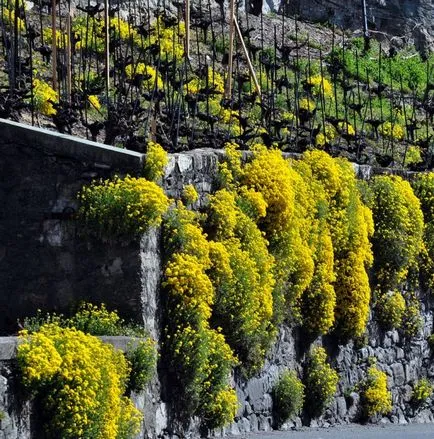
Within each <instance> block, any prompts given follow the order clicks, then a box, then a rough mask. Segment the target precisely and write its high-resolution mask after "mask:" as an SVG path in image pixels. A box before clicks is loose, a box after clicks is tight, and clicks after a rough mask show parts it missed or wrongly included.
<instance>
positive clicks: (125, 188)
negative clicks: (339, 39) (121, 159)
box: [78, 176, 169, 239]
mask: <svg viewBox="0 0 434 439" xmlns="http://www.w3.org/2000/svg"><path fill="white" fill-rule="evenodd" d="M78 199H79V201H80V203H81V206H80V209H79V212H78V215H79V218H80V220H81V221H82V223H83V224H84V226H85V227H86V230H87V231H88V232H89V233H91V234H93V235H95V236H97V237H99V238H104V239H114V238H118V237H129V238H131V237H134V236H137V235H138V234H141V233H144V232H145V231H146V230H147V229H148V228H149V227H153V226H158V225H160V224H161V221H162V215H163V214H164V213H165V212H166V211H167V209H168V207H169V200H168V198H167V196H166V195H165V194H164V191H163V190H162V189H161V188H160V187H159V186H157V185H156V184H155V183H154V182H151V181H147V180H145V179H144V178H135V177H130V176H126V177H125V178H120V177H115V178H113V179H107V180H99V181H94V182H93V183H91V184H90V185H89V186H84V187H83V188H82V189H81V191H80V192H79V194H78Z"/></svg>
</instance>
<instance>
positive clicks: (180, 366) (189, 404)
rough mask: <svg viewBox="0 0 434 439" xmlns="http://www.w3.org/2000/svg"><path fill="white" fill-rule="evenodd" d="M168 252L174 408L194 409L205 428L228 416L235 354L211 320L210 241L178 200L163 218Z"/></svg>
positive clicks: (232, 396) (168, 330) (225, 420)
mask: <svg viewBox="0 0 434 439" xmlns="http://www.w3.org/2000/svg"><path fill="white" fill-rule="evenodd" d="M165 231H166V233H165V237H166V239H167V240H168V242H167V248H168V249H169V250H170V251H171V256H170V258H169V260H168V262H167V264H166V268H165V272H164V277H165V281H164V287H165V288H166V290H167V292H168V322H169V323H168V326H167V328H166V334H167V342H166V345H167V349H168V351H169V352H170V357H169V361H170V362H171V365H172V367H173V370H174V373H175V381H176V383H177V385H179V386H180V387H182V393H183V394H184V395H185V399H183V400H182V403H181V402H180V404H181V405H180V407H179V410H180V411H181V412H184V413H185V412H186V413H188V414H189V415H198V416H200V417H201V418H202V420H203V422H204V424H205V425H206V426H207V427H209V428H216V427H221V426H223V425H225V424H227V423H228V422H231V421H232V420H233V417H234V415H235V412H236V410H237V407H238V406H237V398H236V394H235V391H234V389H232V388H231V387H230V385H229V374H230V372H231V369H232V367H233V366H234V365H235V364H236V363H237V359H236V357H235V356H234V354H233V353H232V350H231V348H230V347H229V345H228V344H227V342H226V339H225V337H224V336H223V334H222V333H221V329H220V328H214V327H212V326H211V315H212V312H213V309H212V306H213V304H214V302H215V300H216V298H215V291H214V286H213V284H212V282H211V279H210V277H209V276H208V273H207V272H208V270H209V269H210V268H211V258H210V244H209V243H208V241H207V237H206V235H205V234H204V233H203V231H202V228H201V226H200V225H199V223H198V216H197V214H195V213H194V212H191V211H189V210H187V209H186V208H185V207H184V206H183V205H182V203H181V202H178V204H177V205H176V206H175V207H173V208H172V209H171V211H170V212H169V214H168V215H167V218H166V222H165Z"/></svg>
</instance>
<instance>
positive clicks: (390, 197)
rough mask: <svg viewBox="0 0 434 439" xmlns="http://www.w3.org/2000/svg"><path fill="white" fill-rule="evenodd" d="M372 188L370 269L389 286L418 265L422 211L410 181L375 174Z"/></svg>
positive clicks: (383, 283) (379, 279)
mask: <svg viewBox="0 0 434 439" xmlns="http://www.w3.org/2000/svg"><path fill="white" fill-rule="evenodd" d="M372 190H373V193H374V204H373V207H372V211H373V215H374V223H375V233H374V237H373V240H372V241H373V247H374V255H375V259H374V260H375V265H374V270H375V273H376V277H377V281H378V283H379V285H380V288H382V289H383V290H386V289H393V288H396V287H397V286H398V285H399V283H400V282H402V281H404V280H405V279H406V278H407V275H408V273H409V271H410V270H416V269H417V268H418V258H419V255H420V253H421V251H422V250H423V246H424V245H423V231H424V222H423V214H422V210H421V206H420V202H419V200H418V198H417V197H416V196H415V194H414V192H413V190H412V188H411V186H410V184H409V183H408V182H407V181H404V180H403V179H402V178H401V177H398V176H380V177H376V178H375V179H374V180H373V182H372Z"/></svg>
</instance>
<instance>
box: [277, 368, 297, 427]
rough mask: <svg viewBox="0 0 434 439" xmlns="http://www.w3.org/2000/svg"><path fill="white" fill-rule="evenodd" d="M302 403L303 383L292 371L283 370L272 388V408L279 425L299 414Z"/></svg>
mask: <svg viewBox="0 0 434 439" xmlns="http://www.w3.org/2000/svg"><path fill="white" fill-rule="evenodd" d="M303 403H304V385H303V383H302V382H301V380H300V379H298V378H297V376H296V374H295V372H294V371H289V370H285V371H284V372H283V373H282V375H281V376H280V378H279V381H278V382H277V383H276V385H275V386H274V388H273V409H274V412H275V414H276V417H277V422H278V424H279V425H281V424H283V423H284V422H285V421H286V420H287V419H289V418H291V417H293V416H296V415H299V414H300V412H301V409H302V408H303Z"/></svg>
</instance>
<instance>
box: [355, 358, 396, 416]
mask: <svg viewBox="0 0 434 439" xmlns="http://www.w3.org/2000/svg"><path fill="white" fill-rule="evenodd" d="M360 390H361V397H362V404H363V410H364V414H365V415H366V416H368V417H370V416H375V415H377V414H380V415H385V414H387V413H389V412H390V411H391V410H392V393H391V392H390V391H389V390H387V376H386V374H385V373H384V372H382V371H381V370H379V369H377V367H376V366H371V367H370V368H369V369H368V371H367V376H366V379H365V381H363V382H362V383H361V384H360Z"/></svg>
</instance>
